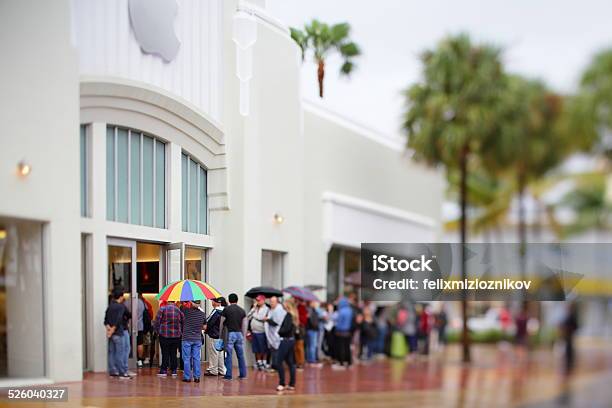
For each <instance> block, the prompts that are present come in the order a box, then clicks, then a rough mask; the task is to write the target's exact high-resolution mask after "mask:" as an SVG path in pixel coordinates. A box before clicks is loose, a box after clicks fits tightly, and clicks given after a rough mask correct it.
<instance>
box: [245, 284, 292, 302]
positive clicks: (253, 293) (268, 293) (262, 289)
mask: <svg viewBox="0 0 612 408" xmlns="http://www.w3.org/2000/svg"><path fill="white" fill-rule="evenodd" d="M257 295H264V296H265V297H272V296H278V297H281V296H283V292H281V291H280V290H278V289H275V288H273V287H271V286H255V287H254V288H251V289H249V290H248V292H247V293H245V294H244V296H246V297H250V298H252V299H254V298H256V297H257Z"/></svg>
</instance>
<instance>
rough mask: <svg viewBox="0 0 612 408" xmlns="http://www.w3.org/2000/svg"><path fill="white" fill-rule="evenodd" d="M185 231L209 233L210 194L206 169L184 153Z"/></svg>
mask: <svg viewBox="0 0 612 408" xmlns="http://www.w3.org/2000/svg"><path fill="white" fill-rule="evenodd" d="M181 164H182V173H183V174H182V189H183V191H182V206H181V207H182V219H183V222H182V225H183V231H187V232H195V233H198V234H206V233H208V201H207V200H208V194H207V186H208V183H207V172H206V168H204V167H203V166H202V165H200V164H199V163H198V162H196V161H195V160H193V159H192V158H191V157H189V155H187V154H185V153H183V157H182V163H181Z"/></svg>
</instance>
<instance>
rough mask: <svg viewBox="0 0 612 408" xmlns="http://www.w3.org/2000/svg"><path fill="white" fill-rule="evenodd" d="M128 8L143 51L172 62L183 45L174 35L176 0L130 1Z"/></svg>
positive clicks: (137, 39)
mask: <svg viewBox="0 0 612 408" xmlns="http://www.w3.org/2000/svg"><path fill="white" fill-rule="evenodd" d="M128 7H129V12H130V22H131V25H132V29H133V30H134V36H135V37H136V41H138V44H140V48H141V49H142V51H143V52H145V53H147V54H157V55H159V56H160V57H162V58H163V59H164V61H166V62H170V61H172V60H173V59H174V58H175V57H176V54H177V53H178V50H179V47H180V45H181V43H180V42H179V40H178V38H176V34H175V33H174V17H175V16H176V12H177V10H178V5H177V4H176V0H129V2H128Z"/></svg>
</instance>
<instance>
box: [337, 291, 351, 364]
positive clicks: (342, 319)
mask: <svg viewBox="0 0 612 408" xmlns="http://www.w3.org/2000/svg"><path fill="white" fill-rule="evenodd" d="M352 326H353V309H352V308H351V305H350V303H349V301H348V299H347V298H345V297H342V298H340V299H339V300H338V313H337V314H336V316H335V319H334V328H335V331H336V332H335V337H336V339H335V340H336V341H335V344H336V346H337V353H338V354H337V358H338V363H339V365H340V366H341V367H349V366H350V365H351V363H352V358H351V338H352V331H351V329H352Z"/></svg>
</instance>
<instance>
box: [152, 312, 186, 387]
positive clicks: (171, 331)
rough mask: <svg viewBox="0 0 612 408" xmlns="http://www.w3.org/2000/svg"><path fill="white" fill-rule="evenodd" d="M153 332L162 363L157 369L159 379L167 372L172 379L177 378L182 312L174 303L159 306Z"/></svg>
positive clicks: (181, 333) (181, 334)
mask: <svg viewBox="0 0 612 408" xmlns="http://www.w3.org/2000/svg"><path fill="white" fill-rule="evenodd" d="M154 327H155V331H156V332H157V333H158V335H159V345H160V347H161V354H162V361H161V366H160V368H159V373H158V374H157V375H158V376H160V377H166V376H167V375H168V370H170V375H172V376H173V377H176V376H177V374H178V373H177V369H178V360H177V357H176V354H177V352H178V350H179V347H181V338H182V336H183V312H181V310H180V309H179V308H178V306H177V305H176V304H175V302H167V303H164V302H162V304H160V308H159V310H158V311H157V316H156V317H155V323H154Z"/></svg>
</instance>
